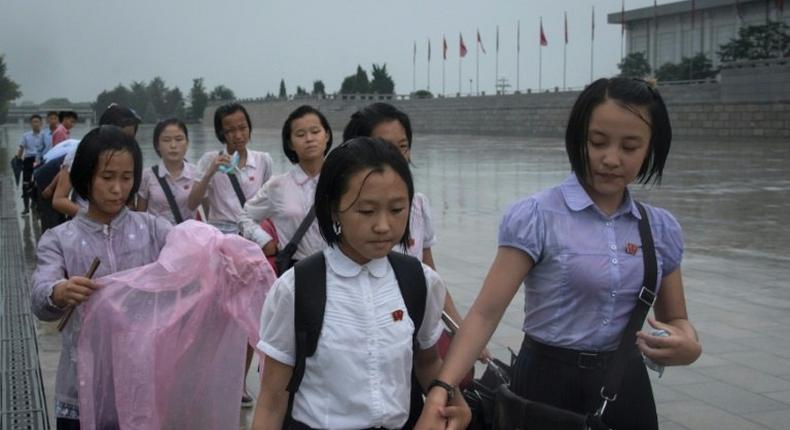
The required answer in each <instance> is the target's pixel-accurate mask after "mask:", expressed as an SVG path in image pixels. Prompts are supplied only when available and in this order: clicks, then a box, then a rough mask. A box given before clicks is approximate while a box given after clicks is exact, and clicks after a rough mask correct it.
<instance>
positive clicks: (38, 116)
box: [28, 113, 43, 121]
mask: <svg viewBox="0 0 790 430" xmlns="http://www.w3.org/2000/svg"><path fill="white" fill-rule="evenodd" d="M36 118H38V120H39V121H41V120H42V119H43V118H41V115H39V114H37V113H34V114H33V115H30V119H29V120H28V121H33V120H34V119H36Z"/></svg>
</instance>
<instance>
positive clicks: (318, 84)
mask: <svg viewBox="0 0 790 430" xmlns="http://www.w3.org/2000/svg"><path fill="white" fill-rule="evenodd" d="M311 94H312V95H313V96H315V97H324V96H325V95H326V88H325V87H324V83H323V82H322V81H313V92H312V93H311Z"/></svg>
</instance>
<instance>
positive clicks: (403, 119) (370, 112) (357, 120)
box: [343, 103, 412, 149]
mask: <svg viewBox="0 0 790 430" xmlns="http://www.w3.org/2000/svg"><path fill="white" fill-rule="evenodd" d="M390 121H398V122H399V123H400V125H402V126H403V129H404V130H405V131H406V139H408V141H409V149H411V137H412V134H411V121H410V120H409V116H408V115H406V113H405V112H403V111H401V110H400V109H398V108H396V107H395V106H393V105H391V104H389V103H373V104H371V105H368V106H365V107H363V108H362V109H360V110H358V111H356V112H354V114H353V115H351V120H350V121H349V122H348V124H347V125H346V129H345V130H343V141H346V140H349V139H352V138H355V137H359V136H370V135H371V133H373V129H374V128H376V126H377V125H379V124H381V123H382V122H390Z"/></svg>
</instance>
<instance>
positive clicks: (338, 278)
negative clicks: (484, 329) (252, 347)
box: [258, 247, 445, 429]
mask: <svg viewBox="0 0 790 430" xmlns="http://www.w3.org/2000/svg"><path fill="white" fill-rule="evenodd" d="M324 256H325V257H326V263H327V264H326V283H327V288H326V296H327V297H326V310H325V313H324V323H323V327H322V330H321V335H320V337H319V340H318V348H317V349H316V353H315V355H313V356H312V357H309V358H307V361H306V369H305V374H304V379H303V380H302V383H301V385H300V386H299V391H298V392H297V393H296V396H295V399H294V406H293V418H294V419H295V420H297V421H300V422H302V423H304V424H307V425H308V426H310V427H312V428H322V429H361V428H368V427H384V428H393V429H394V428H401V427H402V426H403V425H404V424H405V423H406V420H407V419H408V415H409V404H410V392H411V369H412V358H413V351H412V334H413V333H414V323H413V322H412V320H411V318H410V317H409V315H408V312H407V309H406V305H405V303H404V301H403V297H402V296H401V294H400V289H399V288H398V284H397V281H396V279H395V273H394V272H393V270H392V267H391V266H390V264H389V261H388V260H387V258H386V257H385V258H380V259H376V260H372V261H370V262H368V263H367V264H365V265H363V266H360V265H358V264H357V263H355V262H354V261H352V260H351V259H349V258H348V257H347V256H345V255H344V254H343V253H342V252H341V251H340V250H338V249H335V248H331V247H329V248H326V249H325V250H324ZM423 271H424V272H425V278H426V284H427V287H428V292H427V299H426V304H425V315H424V317H423V323H422V326H421V327H420V330H419V332H418V333H417V342H418V345H419V347H420V348H422V349H427V348H430V347H432V346H433V345H434V344H436V341H437V340H438V339H439V336H440V335H441V332H442V327H441V313H442V305H443V304H444V295H445V286H444V283H443V282H442V280H441V278H440V277H439V275H437V274H436V272H434V271H433V270H431V269H430V268H429V267H428V266H426V265H423ZM398 316H402V318H398ZM293 321H294V271H293V269H291V270H288V271H287V272H285V274H283V275H282V276H281V277H280V278H279V279H278V280H277V281H276V282H275V283H274V286H273V287H272V289H271V290H270V292H269V296H268V297H267V299H266V302H265V303H264V306H263V312H262V313H261V329H260V330H261V333H260V334H261V340H260V342H259V343H258V349H260V350H261V351H262V352H264V353H265V354H266V355H267V356H269V357H271V358H272V359H274V360H277V361H279V362H281V363H283V364H286V365H289V366H293V365H294V362H295V355H296V354H295V350H296V341H295V332H294V324H293Z"/></svg>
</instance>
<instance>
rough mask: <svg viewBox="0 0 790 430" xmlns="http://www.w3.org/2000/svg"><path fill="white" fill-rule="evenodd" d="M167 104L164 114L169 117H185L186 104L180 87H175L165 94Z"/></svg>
mask: <svg viewBox="0 0 790 430" xmlns="http://www.w3.org/2000/svg"><path fill="white" fill-rule="evenodd" d="M165 106H167V109H166V111H165V112H164V115H165V116H167V117H176V118H184V114H185V113H186V107H185V104H184V95H183V94H181V90H179V89H178V87H175V88H173V89H172V90H170V91H168V92H167V94H165Z"/></svg>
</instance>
